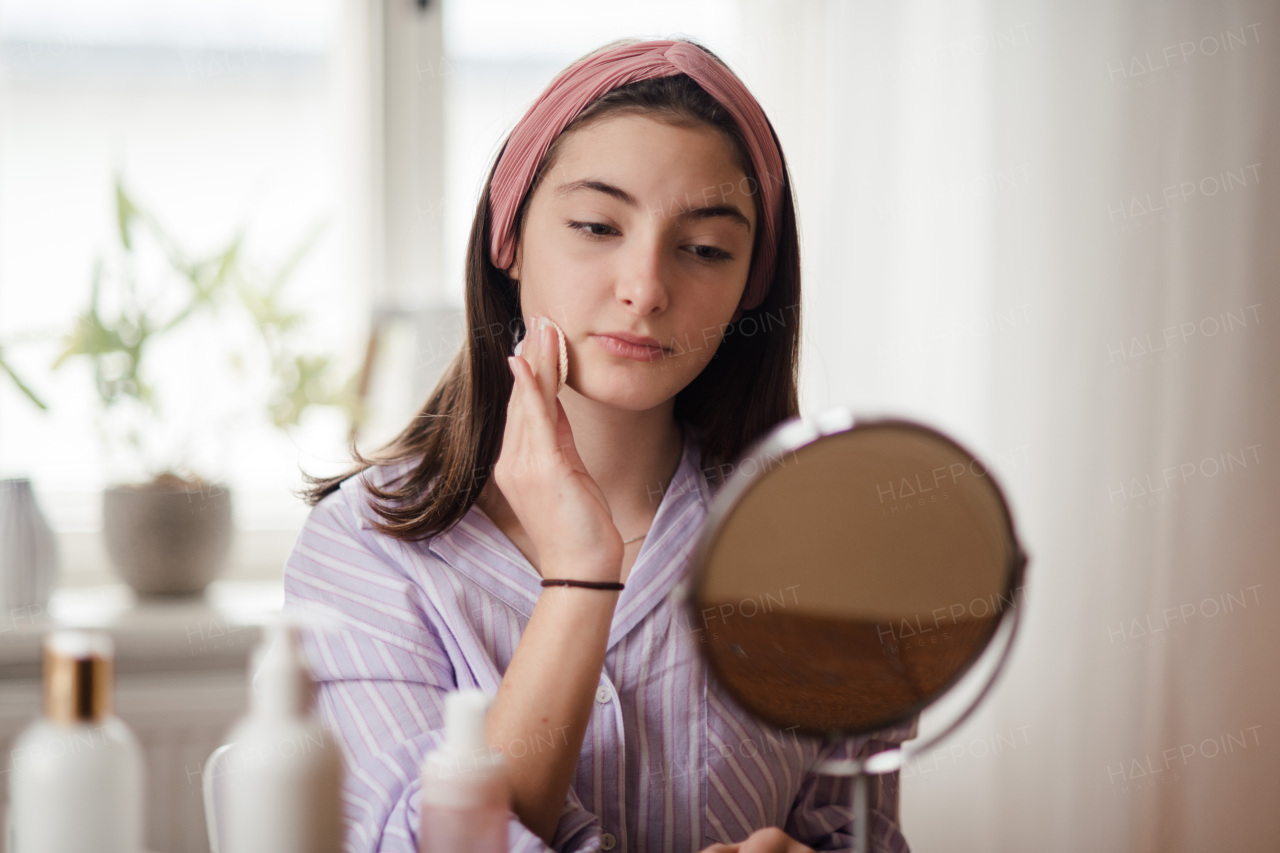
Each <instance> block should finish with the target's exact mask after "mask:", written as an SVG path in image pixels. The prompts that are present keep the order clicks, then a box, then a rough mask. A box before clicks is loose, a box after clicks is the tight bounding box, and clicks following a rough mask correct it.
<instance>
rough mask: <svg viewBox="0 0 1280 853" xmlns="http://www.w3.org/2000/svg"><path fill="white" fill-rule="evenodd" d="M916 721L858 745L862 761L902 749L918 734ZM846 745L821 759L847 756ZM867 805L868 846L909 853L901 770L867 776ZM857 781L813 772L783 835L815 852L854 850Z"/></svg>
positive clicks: (886, 852)
mask: <svg viewBox="0 0 1280 853" xmlns="http://www.w3.org/2000/svg"><path fill="white" fill-rule="evenodd" d="M915 728H916V721H915V720H914V719H912V720H911V721H910V722H908V723H906V724H904V725H901V726H898V727H897V728H894V729H889V730H887V731H884V732H880V733H877V734H875V735H872V736H871V737H869V738H866V739H863V740H860V741H858V742H857V743H858V745H857V747H856V752H857V755H858V757H860V758H867V757H869V756H871V755H873V754H875V753H877V752H883V751H884V750H886V749H889V748H892V747H898V746H900V745H901V744H902V741H904V740H907V739H909V738H911V737H913V736H914V735H915ZM849 753H850V747H849V745H847V744H836V745H835V746H832V747H826V748H824V749H823V750H822V752H820V753H819V754H818V761H819V762H820V761H823V760H826V759H829V758H840V757H844V756H848V755H849ZM867 782H868V785H867V806H868V811H869V812H870V816H871V827H870V829H871V831H870V837H869V843H870V847H871V850H873V851H875V853H910V851H911V848H910V847H909V846H908V845H907V839H906V838H905V837H904V836H903V834H902V828H901V826H899V824H898V772H897V771H894V772H893V773H884V774H881V775H878V776H869V777H868V778H867ZM852 827H853V779H852V778H851V777H847V776H828V775H823V774H818V773H810V774H809V775H808V776H807V777H806V778H805V780H804V781H803V782H802V783H801V786H800V793H799V794H798V795H797V796H796V801H795V805H794V806H793V808H792V810H791V814H790V816H789V817H788V819H787V825H786V826H785V827H783V831H785V832H786V833H787V835H789V836H791V837H792V838H794V839H796V840H797V841H800V842H802V843H804V844H807V845H809V846H810V847H812V848H813V849H814V850H817V851H830V850H851V849H853V834H852Z"/></svg>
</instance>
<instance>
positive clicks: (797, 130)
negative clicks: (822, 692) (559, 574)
mask: <svg viewBox="0 0 1280 853" xmlns="http://www.w3.org/2000/svg"><path fill="white" fill-rule="evenodd" d="M747 8H748V17H747V22H746V26H745V28H744V32H745V33H746V34H747V39H746V44H745V48H746V52H745V53H744V55H743V57H742V59H741V62H740V65H741V68H742V72H743V74H744V76H745V77H746V79H747V82H748V85H750V86H751V87H752V88H753V89H754V90H755V91H757V92H759V93H760V96H761V100H762V101H763V102H764V104H765V108H766V110H767V111H768V112H769V113H770V115H771V116H772V117H774V119H775V124H776V125H777V127H778V131H779V134H780V135H781V137H782V141H783V145H784V148H785V150H786V152H787V156H788V159H789V161H790V165H791V167H792V169H793V173H794V175H795V178H796V184H797V191H798V193H799V198H800V218H801V230H802V234H803V239H804V250H805V276H806V278H805V284H806V296H805V299H806V303H805V307H806V314H805V322H806V350H805V359H806V367H805V376H804V383H805V384H804V391H803V400H804V405H805V408H806V410H808V411H811V412H812V411H815V410H817V409H820V408H823V407H825V406H827V405H833V404H837V403H842V404H847V405H851V406H853V407H854V408H855V409H856V410H858V411H864V412H896V413H903V414H907V415H911V416H915V417H919V418H922V419H925V420H927V421H929V422H931V423H934V424H937V425H939V426H941V427H942V428H944V429H946V430H948V431H950V432H952V433H953V434H955V435H956V437H958V438H961V439H962V440H964V441H966V442H967V443H969V444H970V445H971V446H973V447H974V448H975V449H977V450H978V451H979V453H980V454H982V455H985V456H986V457H987V458H988V459H990V460H992V461H993V468H994V470H995V471H996V473H997V475H998V477H999V479H1000V480H1001V482H1002V484H1003V485H1004V486H1005V488H1006V491H1007V493H1008V494H1009V496H1010V500H1011V503H1012V505H1013V509H1014V512H1015V518H1016V521H1017V523H1018V525H1019V528H1020V532H1021V535H1022V538H1023V540H1024V544H1025V545H1026V547H1027V549H1028V551H1029V552H1030V554H1031V557H1032V562H1031V566H1030V570H1029V606H1028V610H1027V614H1026V620H1025V623H1024V631H1023V633H1022V635H1021V636H1020V637H1019V641H1018V647H1017V649H1016V651H1015V653H1014V656H1013V659H1012V661H1011V665H1010V668H1009V670H1008V671H1007V672H1006V673H1005V675H1004V676H1003V678H1002V681H1001V683H1000V684H999V686H998V688H997V690H996V691H995V693H994V694H993V695H992V696H991V697H990V700H989V702H988V703H987V705H986V706H985V707H984V708H983V710H982V711H981V712H980V713H979V714H978V715H977V716H976V718H975V719H974V720H972V721H971V722H969V723H968V724H967V725H966V726H965V727H964V728H963V729H962V730H961V731H960V732H958V733H957V734H956V735H955V736H954V738H953V739H952V741H951V742H950V744H949V745H948V746H944V748H943V749H942V750H941V751H939V752H937V753H934V754H932V755H930V756H926V757H925V758H923V759H921V760H920V761H918V762H916V763H914V764H913V765H911V766H909V767H908V769H907V771H906V773H905V774H904V778H903V813H904V817H903V821H904V825H905V828H906V832H907V835H908V838H909V839H910V840H911V841H912V843H913V847H914V849H915V850H916V851H920V852H921V853H923V851H1026V850H1037V851H1058V850H1061V851H1080V850H1088V851H1113V850H1114V851H1120V850H1124V851H1129V850H1132V851H1206V850H1233V851H1253V850H1257V851H1264V850H1266V851H1272V850H1277V849H1280V807H1278V806H1280V710H1277V709H1280V576H1278V575H1280V572H1278V569H1280V532H1278V531H1280V313H1277V312H1280V192H1278V191H1277V177H1276V170H1277V168H1280V96H1278V95H1277V92H1278V91H1280V88H1278V86H1280V53H1278V51H1280V4H1277V3H1275V2H1274V1H1273V0H1270V1H1267V0H1230V2H1222V3H1213V4H1208V3H1201V2H1191V0H1183V2H1176V3H1175V2H1165V0H1091V1H1090V2H1070V3H1068V2H1058V3H1050V2H1046V1H1045V0H1040V1H1039V2H1025V0H1023V1H1022V2H1011V0H985V2H981V1H980V0H968V2H960V3H954V2H915V3H909V4H898V3H870V2H859V3H852V2H843V0H828V2H811V3H804V4H793V3H784V2H781V0H753V2H750V3H748V6H747Z"/></svg>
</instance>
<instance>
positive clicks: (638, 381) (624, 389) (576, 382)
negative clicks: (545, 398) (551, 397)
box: [565, 376, 680, 412]
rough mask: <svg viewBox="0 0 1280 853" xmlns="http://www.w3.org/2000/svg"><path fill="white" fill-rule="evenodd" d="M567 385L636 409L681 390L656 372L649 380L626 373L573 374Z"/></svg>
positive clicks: (642, 409) (582, 394) (596, 399)
mask: <svg viewBox="0 0 1280 853" xmlns="http://www.w3.org/2000/svg"><path fill="white" fill-rule="evenodd" d="M565 389H566V390H569V391H572V392H573V393H574V394H575V395H576V396H578V397H582V398H584V399H586V400H590V401H591V402H593V403H599V404H600V405H604V406H611V407H613V408H616V409H627V410H629V411H634V412H647V411H649V410H650V409H653V408H657V407H658V406H661V405H662V404H663V403H666V402H667V401H669V400H670V399H671V398H673V397H674V396H675V395H676V392H678V391H679V390H680V389H679V388H671V387H669V382H664V381H662V380H661V379H660V378H659V377H656V376H654V377H649V378H648V379H647V380H646V379H642V378H636V377H626V378H625V380H621V381H620V380H619V379H618V378H617V377H614V378H613V381H610V379H609V377H600V376H585V377H571V378H570V379H569V382H568V384H566V385H565Z"/></svg>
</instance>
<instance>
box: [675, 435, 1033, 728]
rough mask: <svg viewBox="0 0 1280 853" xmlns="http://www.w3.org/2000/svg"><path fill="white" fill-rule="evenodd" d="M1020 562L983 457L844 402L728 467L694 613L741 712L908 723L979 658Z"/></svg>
mask: <svg viewBox="0 0 1280 853" xmlns="http://www.w3.org/2000/svg"><path fill="white" fill-rule="evenodd" d="M1025 564H1026V559H1025V557H1024V555H1023V552H1022V549H1021V547H1020V546H1019V544H1018V540H1017V536H1016V535H1015V533H1014V528H1013V522H1012V519H1011V518H1010V514H1009V509H1008V507H1007V505H1006V503H1005V500H1004V497H1003V495H1002V493H1001V491H1000V488H999V487H998V486H997V485H996V483H995V481H994V480H993V478H992V476H991V473H990V471H989V470H988V469H987V468H986V466H985V465H983V463H982V462H981V461H980V460H978V459H977V458H975V457H974V456H973V455H972V454H971V453H969V452H968V451H966V450H965V449H964V448H963V447H961V446H960V445H959V444H957V443H956V442H954V441H952V440H951V439H949V438H947V437H946V436H944V435H942V434H941V433H939V432H937V431H935V430H933V429H930V428H928V427H926V426H923V425H921V424H917V423H912V422H909V421H902V420H873V421H865V422H858V421H855V419H854V418H853V417H852V415H850V414H849V413H847V412H845V411H843V410H836V411H833V412H828V413H826V414H824V415H821V416H819V417H818V418H815V419H812V420H792V421H788V422H786V423H784V424H782V425H779V426H778V427H777V428H775V430H774V431H773V432H772V433H770V434H769V436H768V437H766V438H765V439H764V440H762V441H761V442H759V443H757V445H756V446H755V447H754V448H753V450H752V451H751V452H749V453H748V454H747V455H745V456H744V457H743V458H742V459H741V460H740V461H739V462H738V463H737V464H736V465H735V466H734V470H733V471H732V473H731V474H730V475H729V477H728V479H727V480H726V482H725V484H724V486H723V487H722V488H721V489H720V491H719V492H718V493H717V494H716V497H715V499H714V500H713V502H712V505H711V507H710V512H709V515H708V518H707V522H706V524H705V526H704V528H703V531H702V536H701V539H700V542H699V545H698V552H697V556H696V558H695V574H694V578H693V582H692V585H691V589H690V596H689V600H688V606H689V608H690V614H689V615H690V620H691V622H692V623H693V624H696V625H698V626H699V627H700V628H702V629H704V630H702V631H701V636H702V637H703V638H704V639H703V641H702V650H703V653H704V655H705V656H706V659H707V662H708V665H709V668H710V669H711V671H712V673H713V675H714V676H715V677H716V678H717V679H718V680H719V681H720V682H721V683H722V684H723V685H724V687H725V688H726V690H727V691H728V692H729V693H730V694H731V695H732V696H733V698H734V699H735V700H736V701H737V702H738V703H739V704H741V705H742V706H743V707H744V708H745V709H746V710H747V711H749V712H750V713H752V714H754V715H755V716H757V717H759V718H761V719H763V720H765V721H767V722H769V723H771V724H773V725H776V726H778V727H781V728H791V727H798V728H799V729H800V730H803V731H806V732H810V733H814V734H822V735H826V736H829V737H830V736H840V735H843V736H854V735H859V734H867V733H871V732H876V731H880V730H882V729H885V728H888V727H890V726H893V725H895V724H897V723H901V722H904V721H907V720H909V719H910V718H912V717H913V716H915V715H916V714H918V713H919V712H920V711H921V710H923V709H924V708H925V707H926V706H928V705H929V704H930V703H932V702H934V701H935V700H936V699H938V698H939V697H940V696H942V695H943V694H944V693H945V692H946V691H947V690H948V689H949V688H950V687H951V686H952V685H954V684H955V683H956V682H957V681H958V680H959V679H960V678H961V676H962V675H964V673H965V672H966V671H967V670H969V669H970V667H972V666H973V664H974V663H975V662H976V661H977V660H978V659H979V657H980V656H982V654H983V651H984V649H986V648H987V646H988V644H989V643H990V642H991V640H992V638H993V636H994V635H995V634H996V631H997V628H998V627H999V626H1000V624H1001V622H1002V620H1004V619H1005V617H1006V616H1007V615H1008V614H1010V613H1011V612H1013V611H1014V610H1016V608H1015V607H1014V605H1015V596H1016V595H1017V591H1018V590H1019V589H1020V588H1021V586H1022V576H1023V572H1024V569H1025ZM1010 642H1011V636H1010ZM1006 652H1007V649H1006ZM997 669H998V667H997ZM992 679H994V673H993V675H992ZM988 686H989V684H988ZM983 692H984V693H985V690H984V691H983ZM979 698H981V697H979ZM970 710H972V709H970ZM966 715H967V714H966Z"/></svg>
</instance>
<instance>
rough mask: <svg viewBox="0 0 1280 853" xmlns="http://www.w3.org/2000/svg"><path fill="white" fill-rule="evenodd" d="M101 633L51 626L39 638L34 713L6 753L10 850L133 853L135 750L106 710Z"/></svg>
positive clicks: (138, 842)
mask: <svg viewBox="0 0 1280 853" xmlns="http://www.w3.org/2000/svg"><path fill="white" fill-rule="evenodd" d="M114 657H115V656H114V647H113V645H112V642H111V638H110V637H109V636H107V635H106V634H102V633H96V632H82V631H57V632H54V633H52V634H50V635H49V636H47V637H46V638H45V642H44V715H43V716H42V717H41V718H40V719H38V720H36V721H35V722H34V723H32V724H31V725H30V726H28V727H27V728H26V729H25V730H24V731H23V732H22V734H21V735H19V736H18V738H17V740H15V741H14V744H13V749H12V751H11V752H10V765H11V771H12V773H11V775H10V777H9V778H10V784H9V791H10V796H11V799H10V803H9V850H10V851H11V853H73V851H75V853H83V851H86V850H92V851H95V853H140V851H141V850H142V833H143V781H144V776H143V761H142V749H141V747H140V746H139V745H138V739H137V738H136V737H134V735H133V732H132V731H130V730H129V727H128V726H127V725H125V723H124V721H123V720H121V719H120V718H119V717H117V716H116V715H115V714H114V713H113V709H112V705H113V698H114V692H115V684H114Z"/></svg>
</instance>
